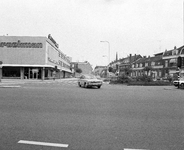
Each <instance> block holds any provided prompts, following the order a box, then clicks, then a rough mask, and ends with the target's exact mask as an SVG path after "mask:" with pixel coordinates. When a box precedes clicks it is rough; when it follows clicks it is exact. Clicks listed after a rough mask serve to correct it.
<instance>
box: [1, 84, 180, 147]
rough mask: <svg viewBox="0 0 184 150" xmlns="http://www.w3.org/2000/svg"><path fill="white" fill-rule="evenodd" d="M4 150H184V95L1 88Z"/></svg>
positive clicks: (152, 90) (151, 90) (168, 90)
mask: <svg viewBox="0 0 184 150" xmlns="http://www.w3.org/2000/svg"><path fill="white" fill-rule="evenodd" d="M30 141H31V142H32V143H31V144H30V143H29V144H28V142H30ZM24 142H25V143H24ZM37 142H44V143H37ZM56 143H57V144H58V145H56ZM44 144H45V145H44ZM61 144H64V145H61ZM59 146H60V147H59ZM0 149H1V150H33V149H34V150H61V149H63V150H65V149H66V150H128V149H146V150H183V149H184V90H180V89H179V90H178V89H176V88H175V87H172V86H160V87H149V86H145V87H144V86H122V85H108V84H104V85H103V86H102V88H101V89H96V88H88V89H85V88H79V87H78V86H77V84H76V83H75V82H74V83H72V82H53V83H33V84H32V83H28V84H22V85H20V87H17V88H0Z"/></svg>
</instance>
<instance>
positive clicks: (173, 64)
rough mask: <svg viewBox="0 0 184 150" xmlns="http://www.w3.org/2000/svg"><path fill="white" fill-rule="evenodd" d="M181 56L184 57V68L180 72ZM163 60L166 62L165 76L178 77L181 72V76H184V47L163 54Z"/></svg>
mask: <svg viewBox="0 0 184 150" xmlns="http://www.w3.org/2000/svg"><path fill="white" fill-rule="evenodd" d="M179 56H180V57H182V66H181V68H180V70H179V68H178V67H177V59H178V57H179ZM162 59H163V61H164V75H171V76H174V75H175V76H177V72H178V71H180V74H181V75H184V46H181V47H179V48H176V47H174V49H172V50H166V51H165V52H164V53H163V57H162Z"/></svg>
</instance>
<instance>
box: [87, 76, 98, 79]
mask: <svg viewBox="0 0 184 150" xmlns="http://www.w3.org/2000/svg"><path fill="white" fill-rule="evenodd" d="M85 78H86V79H97V78H96V76H93V75H85Z"/></svg>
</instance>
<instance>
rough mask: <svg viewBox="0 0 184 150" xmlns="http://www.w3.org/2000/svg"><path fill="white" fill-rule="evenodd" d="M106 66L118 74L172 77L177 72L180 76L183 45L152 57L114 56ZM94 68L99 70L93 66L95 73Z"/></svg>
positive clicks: (138, 55)
mask: <svg viewBox="0 0 184 150" xmlns="http://www.w3.org/2000/svg"><path fill="white" fill-rule="evenodd" d="M178 57H181V62H180V63H181V67H178V63H177V59H178ZM108 67H112V68H113V69H114V70H116V72H118V74H119V75H123V74H125V75H129V76H132V77H137V76H141V75H143V74H146V75H149V76H152V77H153V78H164V77H168V76H171V77H174V76H175V75H178V73H179V74H180V76H184V46H181V47H179V48H176V47H174V49H171V50H165V51H164V52H160V53H157V54H155V55H154V56H152V57H150V56H141V55H140V54H135V55H132V54H130V55H129V56H128V57H126V58H121V59H117V57H116V60H115V61H113V62H111V63H110V64H109V66H108ZM96 68H98V69H96ZM96 70H99V67H98V66H97V67H95V70H94V72H95V73H96ZM98 73H99V71H98ZM96 74H97V73H96Z"/></svg>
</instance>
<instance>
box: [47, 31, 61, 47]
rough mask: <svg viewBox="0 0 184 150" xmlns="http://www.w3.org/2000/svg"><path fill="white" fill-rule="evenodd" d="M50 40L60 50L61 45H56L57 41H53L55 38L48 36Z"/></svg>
mask: <svg viewBox="0 0 184 150" xmlns="http://www.w3.org/2000/svg"><path fill="white" fill-rule="evenodd" d="M48 39H50V40H51V41H52V43H53V44H54V45H55V46H56V47H57V48H59V44H57V43H56V41H55V40H54V39H53V37H52V36H51V35H50V34H49V35H48Z"/></svg>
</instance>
